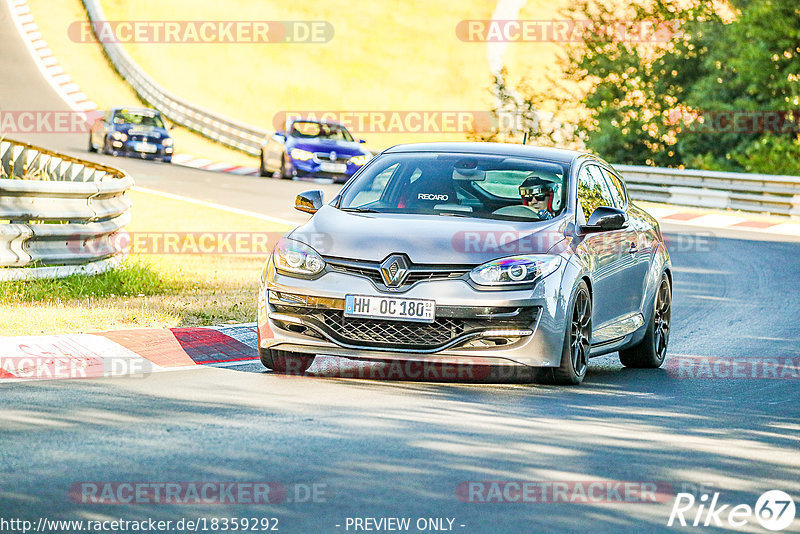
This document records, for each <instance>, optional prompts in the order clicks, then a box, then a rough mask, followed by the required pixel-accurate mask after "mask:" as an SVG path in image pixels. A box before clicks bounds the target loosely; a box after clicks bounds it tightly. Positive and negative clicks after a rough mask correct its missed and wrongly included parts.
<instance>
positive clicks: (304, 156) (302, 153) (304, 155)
mask: <svg viewBox="0 0 800 534" xmlns="http://www.w3.org/2000/svg"><path fill="white" fill-rule="evenodd" d="M289 155H290V156H292V159H299V160H300V161H308V160H310V159H311V158H313V157H314V153H313V152H309V151H308V150H303V149H302V148H293V149H292V151H291V152H289Z"/></svg>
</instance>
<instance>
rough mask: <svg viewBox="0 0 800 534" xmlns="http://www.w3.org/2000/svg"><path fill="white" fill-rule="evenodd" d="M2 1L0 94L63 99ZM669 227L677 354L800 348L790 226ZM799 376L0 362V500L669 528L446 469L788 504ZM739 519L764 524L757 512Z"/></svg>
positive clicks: (7, 508)
mask: <svg viewBox="0 0 800 534" xmlns="http://www.w3.org/2000/svg"><path fill="white" fill-rule="evenodd" d="M7 9H8V8H7V6H6V5H5V3H4V2H0V13H2V15H0V19H3V18H4V17H3V16H5V22H3V25H2V28H0V42H1V43H2V47H3V48H2V51H1V52H0V109H3V110H11V109H17V110H58V109H66V107H65V105H64V104H63V103H62V102H61V101H60V99H59V98H58V96H57V95H56V94H55V93H54V92H53V91H52V89H50V87H49V86H48V85H47V84H46V83H45V81H44V80H43V79H42V77H41V75H40V74H39V72H38V70H37V69H36V68H35V67H34V66H33V65H32V64H31V60H30V58H29V55H28V52H27V50H25V49H24V47H23V45H22V43H21V42H20V39H19V37H18V36H17V35H16V30H15V29H14V28H13V26H12V25H10V24H9V23H8V18H7V12H6V10H7ZM28 139H29V140H31V141H32V142H35V143H39V144H43V145H45V146H48V147H50V148H53V149H57V150H62V151H66V152H68V153H70V154H74V155H77V156H80V157H89V158H90V159H95V160H97V161H102V162H104V163H109V164H112V165H116V166H119V167H122V168H124V169H125V170H126V171H128V172H129V173H130V174H131V175H132V176H133V177H134V178H135V180H136V182H137V183H138V184H139V185H143V186H146V187H151V188H154V189H159V190H164V191H169V192H173V193H178V194H182V195H186V196H190V197H193V198H198V199H201V200H208V201H212V202H216V203H220V204H226V205H230V206H233V207H237V208H240V209H246V210H251V211H256V212H259V213H263V214H266V215H270V216H275V217H281V218H286V219H290V220H293V221H298V222H300V221H302V220H304V216H303V215H302V214H299V213H297V212H293V211H292V210H291V202H292V197H293V195H294V194H296V193H297V192H298V191H301V190H303V189H307V188H309V187H308V185H309V184H306V183H298V182H286V181H279V180H273V179H259V178H254V177H241V176H233V175H225V174H216V173H210V172H206V171H198V170H193V169H188V168H179V167H177V166H169V165H164V164H160V163H150V162H142V161H136V160H132V159H123V158H109V157H105V156H97V155H91V156H89V155H87V153H86V152H85V149H84V145H85V138H84V136H80V135H53V134H50V135H48V134H43V135H39V136H35V137H29V138H28ZM314 187H317V186H316V185H315V186H314ZM322 187H323V189H325V190H326V193H333V192H334V191H335V190H336V186H333V185H323V186H322ZM681 228H682V227H681ZM670 238H671V240H672V247H671V251H672V258H673V263H674V266H675V273H674V274H675V289H674V307H673V330H672V338H671V342H670V351H669V358H670V359H678V358H681V357H685V356H698V357H708V358H723V359H728V358H744V359H754V358H761V357H767V356H769V357H774V358H794V359H795V361H797V358H800V329H798V326H797V325H798V324H799V323H800V311H799V308H798V305H797V302H798V299H799V298H800V291H798V284H797V280H798V279H800V244H798V243H794V242H759V241H755V240H739V239H729V238H722V237H711V238H706V237H704V238H703V239H702V241H699V240H698V239H697V238H696V237H693V236H692V235H691V234H687V233H686V232H685V231H683V230H682V231H681V233H680V234H670ZM700 243H702V244H700ZM673 371H674V368H673ZM798 383H800V382H798V379H797V378H794V379H792V378H788V379H783V380H780V379H779V380H775V379H747V378H743V379H707V378H696V379H688V378H686V377H683V378H681V377H680V375H678V374H676V373H675V372H670V371H668V370H667V369H659V370H629V369H624V368H623V367H622V366H621V365H620V364H619V361H618V360H617V359H616V357H615V356H614V355H612V356H607V357H602V358H598V359H595V360H592V362H591V364H590V369H589V372H588V375H587V378H586V381H585V383H584V384H583V385H582V386H580V387H576V388H565V387H553V386H540V385H531V384H525V383H503V384H488V385H487V384H478V385H475V384H443V383H419V382H413V381H377V380H363V379H345V378H326V377H318V376H317V377H302V378H296V377H282V376H277V375H273V374H271V373H269V372H266V371H265V370H264V369H263V368H262V367H261V365H260V364H259V363H249V364H244V365H240V366H235V367H227V368H209V367H204V368H198V369H194V370H187V371H175V372H167V373H157V374H153V375H149V376H147V377H145V378H115V379H99V380H84V381H51V382H27V383H14V384H5V385H3V386H2V391H0V519H2V518H5V519H10V518H24V519H29V520H33V521H34V523H35V522H37V521H38V519H39V518H40V517H46V518H48V519H115V518H123V519H127V520H136V519H144V518H148V517H152V518H155V519H162V520H178V519H180V518H199V517H205V518H209V519H210V518H212V517H245V516H246V517H276V518H278V519H279V527H280V531H281V532H301V533H304V532H309V533H312V532H353V531H354V530H353V527H352V526H350V528H349V529H347V528H346V526H347V525H348V523H347V518H355V517H360V518H364V517H376V518H377V517H409V518H411V519H412V525H413V524H414V523H415V522H416V520H417V519H418V518H428V517H431V518H438V517H446V518H454V522H453V527H452V528H453V531H456V532H487V533H490V532H491V533H493V532H544V531H554V532H564V531H573V532H657V531H671V530H673V529H669V528H667V527H666V523H667V519H668V517H669V513H670V509H671V507H672V495H670V497H669V498H668V499H666V500H665V501H664V502H659V503H655V504H652V503H632V502H623V503H619V502H616V503H599V502H592V503H584V502H580V501H578V502H572V503H569V502H566V503H565V502H559V503H491V504H480V503H469V502H462V501H461V500H459V498H458V496H457V493H456V489H457V488H458V487H459V485H460V484H461V483H463V482H466V481H502V480H526V481H541V482H548V481H549V482H553V481H579V482H580V481H583V482H589V481H596V480H614V481H634V482H635V481H641V482H649V481H655V482H659V483H666V484H668V485H669V487H670V488H672V489H673V491H672V493H673V494H674V493H676V492H677V491H681V490H684V489H685V490H689V491H691V490H694V489H699V487H700V486H701V485H702V486H704V487H705V488H707V489H708V490H709V491H711V492H713V491H719V492H720V493H721V495H720V498H719V500H720V502H722V503H729V504H732V505H733V504H739V503H746V504H749V505H751V506H752V505H754V504H755V502H756V499H757V498H758V496H759V495H760V494H761V493H763V492H764V491H766V490H770V489H782V490H784V491H787V492H788V493H790V494H791V495H792V496H793V497H794V498H795V501H796V502H798V504H799V505H800V453H799V452H798V450H800V432H799V431H800V416H799V415H800V414H799V410H798V401H800V395H798ZM85 481H105V482H115V481H116V482H152V483H158V482H188V481H197V482H200V481H224V482H261V481H272V482H278V483H281V484H283V485H284V486H285V487H287V488H289V500H291V501H297V500H302V499H297V498H296V497H295V498H292V496H293V491H295V489H294V488H300V489H299V490H297V491H300V493H304V491H303V488H305V487H306V486H311V485H313V484H317V485H318V486H317V488H318V490H320V491H322V492H324V493H321V494H318V496H317V497H318V498H317V499H316V502H287V501H284V502H282V503H279V504H268V505H264V504H258V505H248V504H238V505H206V504H194V505H169V504H118V505H107V504H106V505H104V504H94V505H92V504H81V503H76V502H73V501H72V500H70V498H69V495H68V492H69V489H70V487H71V486H72V485H73V484H75V483H80V482H85ZM693 512H694V510H693ZM445 525H447V522H445ZM462 525H463V526H462ZM798 525H800V520H795V523H794V524H793V527H794V528H795V531H797V528H798ZM683 530H690V529H683ZM695 530H696V529H695ZM743 530H744V531H753V532H765V530H763V529H761V528H760V527H759V526H758V524H757V523H756V522H755V521H754V520H751V522H750V526H749V527H747V528H745V529H743ZM790 530H791V529H790ZM216 531H221V527H220V528H217V529H216ZM411 531H412V532H414V531H417V530H415V529H413V528H412V529H411ZM9 532H11V530H9Z"/></svg>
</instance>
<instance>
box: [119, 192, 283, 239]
mask: <svg viewBox="0 0 800 534" xmlns="http://www.w3.org/2000/svg"><path fill="white" fill-rule="evenodd" d="M133 190H134V191H139V192H142V193H149V194H151V195H158V196H161V197H164V198H171V199H172V200H181V201H183V202H190V203H192V204H196V205H198V206H204V207H206V208H214V209H218V210H222V211H227V212H228V213H235V214H237V215H245V216H247V217H253V218H256V219H261V220H262V221H269V222H274V223H278V224H285V225H286V226H290V227H292V228H294V227H295V226H297V223H296V222H293V221H289V220H286V219H281V218H279V217H272V216H270V215H262V214H261V213H256V212H254V211H247V210H242V209H239V208H232V207H230V206H224V205H222V204H216V203H214V202H206V201H205V200H197V199H196V198H189V197H185V196H183V195H176V194H174V193H165V192H163V191H156V190H155V189H150V188H148V187H141V186H138V185H137V186H135V187H134V188H133Z"/></svg>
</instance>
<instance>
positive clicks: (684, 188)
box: [614, 165, 800, 216]
mask: <svg viewBox="0 0 800 534" xmlns="http://www.w3.org/2000/svg"><path fill="white" fill-rule="evenodd" d="M614 168H615V169H617V170H618V171H619V172H620V173H622V175H623V176H624V177H625V182H626V184H627V186H628V192H629V194H630V196H631V198H633V199H634V200H646V201H651V202H661V203H665V204H673V205H676V206H694V207H698V208H714V209H733V210H742V211H749V212H756V213H774V214H779V215H794V216H800V176H781V175H772V174H742V173H736V172H717V171H698V170H685V169H665V168H659V167H644V166H637V165H615V166H614Z"/></svg>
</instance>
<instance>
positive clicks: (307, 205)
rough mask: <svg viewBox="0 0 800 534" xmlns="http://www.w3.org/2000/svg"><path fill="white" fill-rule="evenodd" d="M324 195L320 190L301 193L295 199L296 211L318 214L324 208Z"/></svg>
mask: <svg viewBox="0 0 800 534" xmlns="http://www.w3.org/2000/svg"><path fill="white" fill-rule="evenodd" d="M322 199H323V193H322V191H320V190H319V189H315V190H313V191H306V192H305V193H300V194H299V195H297V198H295V199H294V209H296V210H298V211H302V212H304V213H312V214H313V213H316V212H317V211H319V209H320V208H321V207H322Z"/></svg>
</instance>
